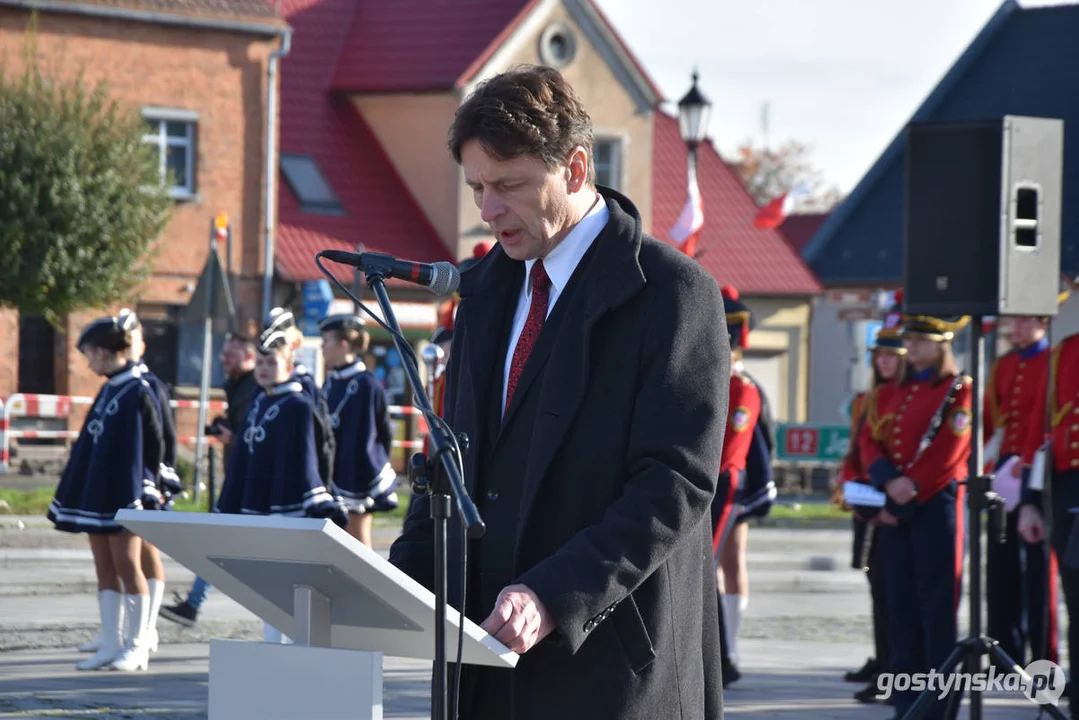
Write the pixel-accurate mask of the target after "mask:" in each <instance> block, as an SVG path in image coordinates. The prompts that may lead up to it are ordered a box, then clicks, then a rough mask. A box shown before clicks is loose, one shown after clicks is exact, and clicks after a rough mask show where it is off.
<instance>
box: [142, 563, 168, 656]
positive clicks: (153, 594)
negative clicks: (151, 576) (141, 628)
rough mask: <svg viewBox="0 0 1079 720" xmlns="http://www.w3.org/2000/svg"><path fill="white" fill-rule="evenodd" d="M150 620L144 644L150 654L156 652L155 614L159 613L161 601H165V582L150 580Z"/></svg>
mask: <svg viewBox="0 0 1079 720" xmlns="http://www.w3.org/2000/svg"><path fill="white" fill-rule="evenodd" d="M149 585H150V618H149V620H147V633H148V634H147V638H146V643H147V645H148V646H149V648H150V652H152V653H155V652H157V645H158V640H159V638H158V634H157V614H158V613H159V612H160V611H161V601H162V600H164V599H165V581H164V580H150V581H149Z"/></svg>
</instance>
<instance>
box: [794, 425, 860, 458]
mask: <svg viewBox="0 0 1079 720" xmlns="http://www.w3.org/2000/svg"><path fill="white" fill-rule="evenodd" d="M778 435H779V438H778V441H779V442H778V443H777V444H778V448H777V449H776V459H777V460H784V461H787V462H819V463H837V462H840V461H842V460H843V456H844V455H846V454H847V448H848V446H849V444H850V428H848V427H847V426H845V425H818V424H794V423H781V424H780V425H779V433H778Z"/></svg>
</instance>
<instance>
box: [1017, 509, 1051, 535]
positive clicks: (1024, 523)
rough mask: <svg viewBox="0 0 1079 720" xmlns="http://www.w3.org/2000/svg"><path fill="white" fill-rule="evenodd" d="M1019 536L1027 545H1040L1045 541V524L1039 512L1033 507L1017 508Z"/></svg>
mask: <svg viewBox="0 0 1079 720" xmlns="http://www.w3.org/2000/svg"><path fill="white" fill-rule="evenodd" d="M1018 530H1019V534H1020V535H1021V536H1022V538H1023V539H1024V540H1026V541H1027V542H1028V543H1040V542H1041V541H1042V540H1044V539H1045V522H1044V521H1043V520H1042V514H1041V511H1039V510H1038V508H1036V507H1034V506H1033V505H1021V506H1020V507H1019V527H1018Z"/></svg>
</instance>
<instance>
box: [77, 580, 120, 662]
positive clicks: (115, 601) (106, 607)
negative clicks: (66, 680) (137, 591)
mask: <svg viewBox="0 0 1079 720" xmlns="http://www.w3.org/2000/svg"><path fill="white" fill-rule="evenodd" d="M123 597H124V596H123V595H121V594H120V593H118V592H116V591H115V590H102V591H101V592H99V593H98V594H97V599H98V607H99V609H100V611H101V643H100V644H99V646H98V648H97V650H96V651H94V654H93V656H91V657H88V658H86V659H85V660H83V661H82V662H80V663H78V664H76V665H75V668H76V669H78V670H101V669H102V668H105V667H108V666H109V664H110V663H112V662H113V661H114V660H115V659H116V658H117V657H119V655H120V653H121V652H123V649H124V645H123V642H122V636H121V635H120V618H121V616H122V615H123Z"/></svg>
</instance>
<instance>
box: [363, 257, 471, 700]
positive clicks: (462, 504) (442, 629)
mask: <svg viewBox="0 0 1079 720" xmlns="http://www.w3.org/2000/svg"><path fill="white" fill-rule="evenodd" d="M362 269H363V272H364V274H365V275H366V276H367V287H369V288H371V290H372V291H373V292H374V294H375V298H376V299H377V300H378V306H379V307H380V308H381V309H382V316H383V319H384V320H385V322H386V324H387V325H388V326H389V327H390V328H392V329H393V330H394V331H396V332H395V333H391V335H392V336H393V344H394V346H395V347H396V348H397V354H398V355H400V356H401V365H402V366H403V367H404V369H405V373H406V374H407V375H408V381H409V384H410V385H411V386H412V392H413V393H414V394H415V396H416V404H417V405H418V406H419V408H420V409H421V410H423V411H425V412H429V413H433V412H434V410H433V408H432V406H431V399H430V398H429V397H427V393H426V392H425V390H424V385H423V382H422V381H421V380H420V373H419V369H418V368H417V367H416V363H415V361H414V359H413V354H412V353H411V352H409V351H407V350H406V349H405V348H404V347H402V345H403V341H402V337H403V336H402V335H401V334H400V333H401V326H400V325H399V324H398V323H397V317H396V316H395V315H394V313H393V307H392V306H391V305H390V297H389V295H388V294H387V293H386V277H387V276H389V275H390V274H391V270H392V268H391V267H390V266H389V265H385V264H383V263H382V262H381V261H380V260H379V259H378V257H377V256H376V257H374V258H370V256H369V258H368V259H367V261H366V262H365V263H364V264H363V267H362ZM427 424H428V425H429V426H430V427H429V435H428V437H429V438H430V442H431V448H432V449H433V451H434V457H435V458H438V459H439V460H440V461H441V462H440V465H441V467H439V464H434V465H433V464H432V463H431V462H430V461H429V460H428V458H427V457H426V456H425V455H424V454H423V453H416V454H415V455H413V456H412V461H411V463H410V466H409V467H410V473H409V474H410V475H411V476H412V480H413V490H414V492H417V493H419V492H421V491H422V490H424V489H425V490H426V491H427V493H428V495H429V496H430V504H431V519H432V520H433V521H434V525H435V528H434V536H435V588H434V590H435V667H434V678H433V685H434V688H433V690H432V697H431V718H432V720H447V717H448V716H447V713H448V709H449V703H448V697H447V680H446V679H447V674H448V664H447V660H446V607H447V597H446V596H447V595H448V588H447V566H448V559H447V554H446V530H447V525H448V521H449V518H450V512H451V510H452V508H451V505H450V501H451V497H450V493H452V494H453V498H454V499H456V501H457V507H458V509H459V510H460V512H461V517H462V519H463V521H464V525H465V527H466V528H467V530H468V537H470V538H479V537H482V536H483V533H484V531H485V530H486V528H485V526H484V524H483V520H481V519H480V515H479V511H478V510H476V506H475V504H474V503H473V502H472V499H471V498H470V497H469V496H468V492H467V491H466V490H465V486H464V481H463V480H462V478H461V473H462V468H460V467H458V466H457V463H456V461H455V457H454V453H453V448H452V447H451V445H450V441H449V439H448V438H447V436H446V432H445V431H444V430H443V428H442V427H441V426H440V425H439V423H434V422H428V423H427ZM464 617H465V609H464V607H462V608H461V609H460V621H461V622H464Z"/></svg>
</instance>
